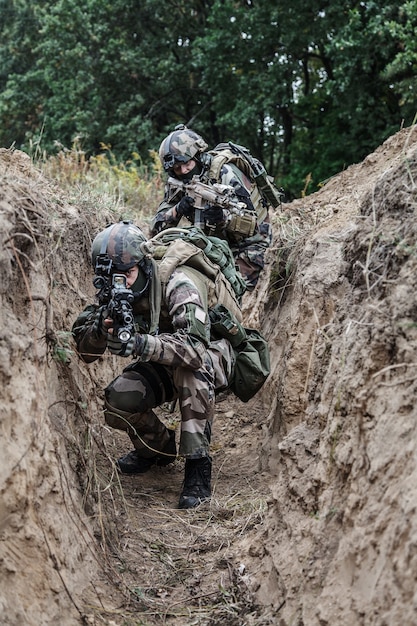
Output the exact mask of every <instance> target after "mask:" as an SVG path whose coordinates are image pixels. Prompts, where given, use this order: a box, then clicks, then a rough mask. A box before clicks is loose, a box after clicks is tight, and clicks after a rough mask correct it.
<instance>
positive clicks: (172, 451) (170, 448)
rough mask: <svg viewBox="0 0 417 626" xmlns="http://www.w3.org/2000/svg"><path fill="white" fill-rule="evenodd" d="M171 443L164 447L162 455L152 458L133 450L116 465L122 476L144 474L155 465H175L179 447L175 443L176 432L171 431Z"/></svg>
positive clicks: (118, 460)
mask: <svg viewBox="0 0 417 626" xmlns="http://www.w3.org/2000/svg"><path fill="white" fill-rule="evenodd" d="M168 433H169V441H168V443H167V444H166V445H165V446H164V448H163V449H162V451H161V453H160V454H155V455H154V456H152V457H149V458H148V457H144V456H141V454H140V452H139V451H138V450H132V451H131V452H129V453H128V454H125V455H124V456H122V457H120V459H117V461H116V465H117V468H118V469H119V471H120V472H122V474H144V473H145V472H147V471H148V470H150V469H151V467H152V466H153V465H158V466H165V465H169V464H170V463H173V462H174V461H175V459H176V456H177V446H176V443H175V430H169V431H168Z"/></svg>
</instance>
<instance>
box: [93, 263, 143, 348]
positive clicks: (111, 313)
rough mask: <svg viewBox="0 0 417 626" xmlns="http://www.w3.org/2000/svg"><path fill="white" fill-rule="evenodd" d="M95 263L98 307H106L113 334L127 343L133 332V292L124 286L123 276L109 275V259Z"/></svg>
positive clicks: (124, 279) (124, 277)
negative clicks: (111, 321)
mask: <svg viewBox="0 0 417 626" xmlns="http://www.w3.org/2000/svg"><path fill="white" fill-rule="evenodd" d="M102 256H105V257H107V255H99V256H98V257H97V262H96V276H95V278H94V280H93V285H94V287H95V288H96V289H99V292H98V293H97V298H98V301H99V304H100V305H106V309H107V315H108V317H109V318H111V319H112V320H113V322H114V323H113V334H114V336H115V337H118V338H119V339H120V341H121V342H122V343H127V342H128V341H129V340H130V338H131V337H132V335H133V334H134V332H135V326H134V320H133V310H132V303H133V291H132V290H131V289H128V288H127V286H126V276H125V275H124V274H113V275H111V274H110V267H111V261H110V259H108V257H107V258H105V259H103V258H100V257H102Z"/></svg>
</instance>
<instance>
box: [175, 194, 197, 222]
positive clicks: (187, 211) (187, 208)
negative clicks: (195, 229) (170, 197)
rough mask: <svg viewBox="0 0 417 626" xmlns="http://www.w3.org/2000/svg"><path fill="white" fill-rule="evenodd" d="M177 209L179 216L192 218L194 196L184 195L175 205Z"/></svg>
mask: <svg viewBox="0 0 417 626" xmlns="http://www.w3.org/2000/svg"><path fill="white" fill-rule="evenodd" d="M175 211H176V213H177V215H178V216H179V217H182V216H184V217H188V218H191V217H192V216H193V212H194V198H190V196H184V197H183V198H181V200H180V201H179V202H178V204H177V205H176V207H175Z"/></svg>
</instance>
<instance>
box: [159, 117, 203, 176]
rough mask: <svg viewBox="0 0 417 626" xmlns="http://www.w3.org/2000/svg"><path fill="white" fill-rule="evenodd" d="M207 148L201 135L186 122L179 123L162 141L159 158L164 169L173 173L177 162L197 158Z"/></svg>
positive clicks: (185, 161)
mask: <svg viewBox="0 0 417 626" xmlns="http://www.w3.org/2000/svg"><path fill="white" fill-rule="evenodd" d="M207 148H208V144H207V143H206V142H205V141H204V139H203V138H202V137H201V136H200V135H198V134H197V133H195V132H194V131H193V130H191V129H190V128H187V127H186V126H185V125H184V124H179V125H178V126H176V127H175V130H174V131H173V132H172V133H170V134H169V135H168V137H166V138H165V139H164V140H163V142H162V143H161V145H160V148H159V158H160V160H161V163H162V167H163V168H164V170H165V171H166V172H168V173H169V174H172V170H173V167H174V165H175V164H176V163H187V161H189V160H190V159H196V158H198V155H199V154H200V152H204V150H207Z"/></svg>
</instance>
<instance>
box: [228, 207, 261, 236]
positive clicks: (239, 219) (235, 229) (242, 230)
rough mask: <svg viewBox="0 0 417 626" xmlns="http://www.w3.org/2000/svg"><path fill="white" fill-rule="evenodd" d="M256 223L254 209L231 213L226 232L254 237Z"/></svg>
mask: <svg viewBox="0 0 417 626" xmlns="http://www.w3.org/2000/svg"><path fill="white" fill-rule="evenodd" d="M256 224H257V219H256V214H255V213H253V212H252V211H242V212H241V213H240V214H237V213H231V214H230V217H229V219H228V222H227V224H226V232H231V233H233V234H234V235H241V236H242V237H252V235H253V234H254V232H255V229H256Z"/></svg>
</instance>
